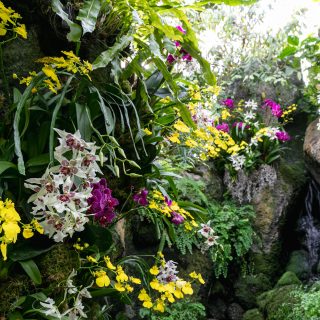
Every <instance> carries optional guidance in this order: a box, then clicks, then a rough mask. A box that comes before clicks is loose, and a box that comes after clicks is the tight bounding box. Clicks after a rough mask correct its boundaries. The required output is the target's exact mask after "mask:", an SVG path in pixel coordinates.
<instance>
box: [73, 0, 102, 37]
mask: <svg viewBox="0 0 320 320" xmlns="http://www.w3.org/2000/svg"><path fill="white" fill-rule="evenodd" d="M100 8H101V3H100V0H86V1H84V3H83V5H82V7H81V9H80V10H79V14H78V16H77V20H80V21H81V25H82V29H83V34H85V33H87V32H89V33H91V32H93V31H94V29H95V28H96V23H97V18H98V15H99V12H100Z"/></svg>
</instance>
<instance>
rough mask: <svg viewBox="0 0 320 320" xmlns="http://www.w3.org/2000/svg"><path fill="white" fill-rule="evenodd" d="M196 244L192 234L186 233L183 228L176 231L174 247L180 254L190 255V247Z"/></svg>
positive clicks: (196, 241)
mask: <svg viewBox="0 0 320 320" xmlns="http://www.w3.org/2000/svg"><path fill="white" fill-rule="evenodd" d="M198 242H199V241H198V240H197V238H196V237H195V234H194V233H193V232H186V231H185V229H184V227H178V228H177V229H176V247H177V248H178V249H179V251H180V252H181V253H182V254H186V253H187V251H188V252H189V253H191V254H192V246H193V245H197V244H198Z"/></svg>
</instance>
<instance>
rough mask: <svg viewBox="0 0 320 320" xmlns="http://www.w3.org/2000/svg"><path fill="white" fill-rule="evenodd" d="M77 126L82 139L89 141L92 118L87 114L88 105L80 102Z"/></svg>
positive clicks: (77, 105)
mask: <svg viewBox="0 0 320 320" xmlns="http://www.w3.org/2000/svg"><path fill="white" fill-rule="evenodd" d="M76 114H77V125H78V126H77V127H78V129H79V131H80V134H81V137H82V139H84V140H85V141H89V140H90V138H91V134H92V129H91V127H90V119H89V115H88V114H87V111H86V107H85V106H84V105H82V104H80V103H76Z"/></svg>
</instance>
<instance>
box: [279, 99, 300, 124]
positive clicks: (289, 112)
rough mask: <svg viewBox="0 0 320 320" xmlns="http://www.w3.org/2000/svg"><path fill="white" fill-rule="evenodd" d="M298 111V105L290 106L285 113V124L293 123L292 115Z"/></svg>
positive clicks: (283, 114) (282, 117)
mask: <svg viewBox="0 0 320 320" xmlns="http://www.w3.org/2000/svg"><path fill="white" fill-rule="evenodd" d="M296 110H297V105H296V104H292V105H291V106H289V107H288V108H287V109H286V110H284V111H283V113H282V116H281V119H282V120H283V122H284V123H287V122H289V121H292V120H293V118H292V114H293V113H294V112H295V111H296Z"/></svg>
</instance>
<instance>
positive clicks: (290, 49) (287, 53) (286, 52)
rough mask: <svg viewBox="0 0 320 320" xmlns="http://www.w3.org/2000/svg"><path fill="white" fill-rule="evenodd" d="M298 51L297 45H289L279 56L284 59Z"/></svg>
mask: <svg viewBox="0 0 320 320" xmlns="http://www.w3.org/2000/svg"><path fill="white" fill-rule="evenodd" d="M296 52H297V48H295V47H291V46H288V47H285V48H284V49H283V50H282V51H281V52H280V54H279V58H280V59H283V58H285V57H288V56H291V55H293V54H295V53H296Z"/></svg>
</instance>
